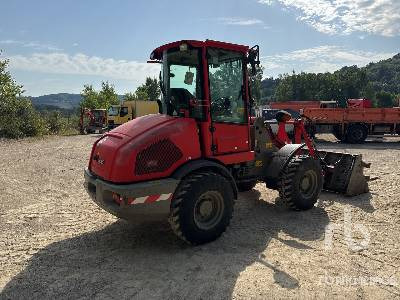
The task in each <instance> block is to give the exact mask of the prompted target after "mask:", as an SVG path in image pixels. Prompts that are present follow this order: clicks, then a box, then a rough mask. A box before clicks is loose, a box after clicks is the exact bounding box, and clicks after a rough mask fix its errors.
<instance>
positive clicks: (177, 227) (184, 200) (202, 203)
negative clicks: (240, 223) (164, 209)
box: [169, 171, 234, 245]
mask: <svg viewBox="0 0 400 300" xmlns="http://www.w3.org/2000/svg"><path fill="white" fill-rule="evenodd" d="M233 205H234V194H233V189H232V186H231V184H230V182H229V181H228V180H227V179H226V178H225V177H223V176H221V175H218V174H216V173H213V172H206V171H205V172H196V173H193V174H191V175H188V177H186V178H185V179H184V180H183V181H182V182H181V183H180V185H179V186H178V188H177V190H176V192H175V194H174V197H173V198H172V202H171V213H170V218H169V222H170V224H171V228H172V230H173V231H174V232H175V234H176V235H177V236H178V237H179V238H181V239H182V240H184V241H186V242H188V243H190V244H194V245H198V244H204V243H208V242H211V241H214V240H216V239H217V238H218V237H220V236H221V234H222V233H223V232H224V231H225V230H226V228H227V227H228V225H229V222H230V220H231V218H232V213H233Z"/></svg>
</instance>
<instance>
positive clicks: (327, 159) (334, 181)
mask: <svg viewBox="0 0 400 300" xmlns="http://www.w3.org/2000/svg"><path fill="white" fill-rule="evenodd" d="M318 154H319V156H320V158H321V160H322V162H323V164H324V166H325V168H324V170H325V174H324V190H327V191H331V192H336V193H340V194H345V195H346V196H356V195H360V194H364V193H367V192H368V191H369V188H368V181H369V176H365V175H364V167H366V168H369V167H370V164H366V163H364V162H363V161H362V155H361V154H358V155H354V154H347V153H337V152H327V151H318Z"/></svg>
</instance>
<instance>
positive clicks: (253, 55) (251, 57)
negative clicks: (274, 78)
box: [247, 45, 260, 75]
mask: <svg viewBox="0 0 400 300" xmlns="http://www.w3.org/2000/svg"><path fill="white" fill-rule="evenodd" d="M247 62H248V63H249V64H250V65H251V73H252V74H253V75H256V74H257V69H256V66H260V47H259V46H258V45H255V46H253V47H251V48H250V50H249V54H248V56H247Z"/></svg>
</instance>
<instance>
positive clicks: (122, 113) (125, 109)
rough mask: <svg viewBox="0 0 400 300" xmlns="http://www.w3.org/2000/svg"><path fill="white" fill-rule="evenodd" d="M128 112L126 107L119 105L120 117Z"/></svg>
mask: <svg viewBox="0 0 400 300" xmlns="http://www.w3.org/2000/svg"><path fill="white" fill-rule="evenodd" d="M127 114H128V108H127V107H121V112H120V114H119V116H120V117H125V116H126V115H127Z"/></svg>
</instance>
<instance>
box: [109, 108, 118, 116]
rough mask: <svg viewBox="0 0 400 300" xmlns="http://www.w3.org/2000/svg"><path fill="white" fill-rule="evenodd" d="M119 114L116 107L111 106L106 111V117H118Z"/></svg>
mask: <svg viewBox="0 0 400 300" xmlns="http://www.w3.org/2000/svg"><path fill="white" fill-rule="evenodd" d="M118 114H119V107H118V106H111V107H110V108H109V109H108V115H109V116H111V117H113V116H118Z"/></svg>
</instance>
